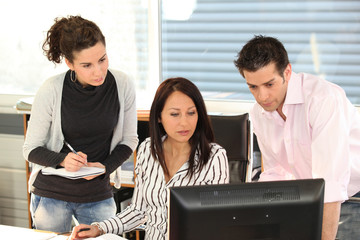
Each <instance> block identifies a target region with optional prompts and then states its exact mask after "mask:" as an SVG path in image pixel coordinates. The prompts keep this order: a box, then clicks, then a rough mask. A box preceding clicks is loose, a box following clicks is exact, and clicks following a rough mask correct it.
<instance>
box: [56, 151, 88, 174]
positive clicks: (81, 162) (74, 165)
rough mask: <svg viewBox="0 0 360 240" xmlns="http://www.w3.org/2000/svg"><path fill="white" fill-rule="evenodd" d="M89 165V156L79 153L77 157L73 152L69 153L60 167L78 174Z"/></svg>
mask: <svg viewBox="0 0 360 240" xmlns="http://www.w3.org/2000/svg"><path fill="white" fill-rule="evenodd" d="M87 163H88V162H87V155H86V154H85V153H82V152H78V155H77V154H75V153H73V152H69V153H68V155H67V156H66V157H65V159H64V161H62V162H61V163H60V166H62V167H64V168H65V169H66V170H67V171H69V172H76V171H78V170H79V169H80V168H81V167H83V166H85V165H86V164H87Z"/></svg>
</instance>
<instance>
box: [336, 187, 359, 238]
mask: <svg viewBox="0 0 360 240" xmlns="http://www.w3.org/2000/svg"><path fill="white" fill-rule="evenodd" d="M354 197H357V198H360V192H359V193H357V194H356V195H355V196H354ZM336 239H339V240H348V239H349V240H352V239H360V202H355V201H351V200H349V201H346V202H344V203H343V204H341V213H340V221H339V228H338V233H337V236H336Z"/></svg>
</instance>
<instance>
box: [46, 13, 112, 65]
mask: <svg viewBox="0 0 360 240" xmlns="http://www.w3.org/2000/svg"><path fill="white" fill-rule="evenodd" d="M98 42H101V43H102V44H104V46H106V44H105V37H104V35H103V34H102V32H101V30H100V28H99V27H98V26H97V25H96V24H95V23H94V22H92V21H89V20H86V19H84V18H82V17H80V16H69V17H67V18H55V23H54V25H52V26H51V28H50V30H49V31H48V32H47V35H46V39H45V41H44V43H43V45H42V49H43V50H44V54H45V55H46V57H47V58H48V59H49V61H52V62H54V63H60V62H61V60H62V58H63V57H65V58H66V59H67V60H69V61H70V62H71V63H73V60H74V56H73V53H74V51H77V52H79V51H81V50H84V49H87V48H90V47H93V46H95V45H96V44H97V43H98Z"/></svg>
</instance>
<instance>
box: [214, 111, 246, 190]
mask: <svg viewBox="0 0 360 240" xmlns="http://www.w3.org/2000/svg"><path fill="white" fill-rule="evenodd" d="M210 120H211V123H212V126H213V129H214V135H215V142H216V143H218V144H219V145H221V146H222V147H223V148H225V150H226V153H227V157H228V160H229V171H230V183H237V182H250V181H251V174H252V155H253V147H252V131H251V123H250V120H249V114H248V113H244V114H240V115H210Z"/></svg>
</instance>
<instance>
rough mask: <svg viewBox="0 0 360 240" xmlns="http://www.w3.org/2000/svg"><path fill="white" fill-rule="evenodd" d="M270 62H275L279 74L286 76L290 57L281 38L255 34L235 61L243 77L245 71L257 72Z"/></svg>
mask: <svg viewBox="0 0 360 240" xmlns="http://www.w3.org/2000/svg"><path fill="white" fill-rule="evenodd" d="M270 63H275V66H276V70H277V71H278V73H279V75H280V76H282V77H284V71H285V68H286V67H287V66H288V64H289V57H288V54H287V51H286V49H285V47H284V45H283V44H282V43H281V42H280V41H279V40H277V39H276V38H273V37H266V36H262V35H257V36H254V38H252V39H251V40H250V41H248V42H247V43H246V44H245V45H244V47H243V48H242V49H241V51H240V52H239V53H238V59H237V60H235V61H234V64H235V66H236V67H237V69H238V70H239V72H240V74H241V75H242V76H243V77H244V71H249V72H256V71H257V70H259V69H260V68H263V67H265V66H267V65H268V64H270Z"/></svg>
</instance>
